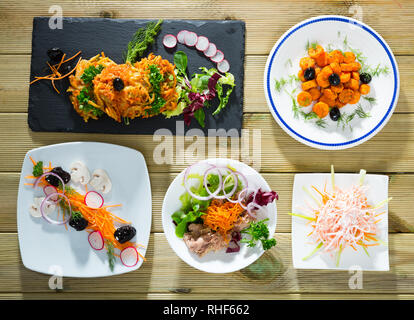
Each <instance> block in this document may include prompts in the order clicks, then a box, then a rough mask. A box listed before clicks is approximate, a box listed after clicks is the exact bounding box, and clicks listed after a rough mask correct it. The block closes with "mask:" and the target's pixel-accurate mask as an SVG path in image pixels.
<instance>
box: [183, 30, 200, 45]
mask: <svg viewBox="0 0 414 320" xmlns="http://www.w3.org/2000/svg"><path fill="white" fill-rule="evenodd" d="M197 40H198V36H197V34H196V33H195V32H191V31H188V32H187V33H186V34H185V37H184V43H185V44H186V45H187V46H189V47H194V46H195V44H196V43H197Z"/></svg>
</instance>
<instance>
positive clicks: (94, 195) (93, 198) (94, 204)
mask: <svg viewBox="0 0 414 320" xmlns="http://www.w3.org/2000/svg"><path fill="white" fill-rule="evenodd" d="M83 201H84V202H85V204H86V205H87V206H88V207H89V208H92V209H99V208H101V207H102V206H103V204H104V198H103V197H102V196H101V195H100V194H99V193H98V192H96V191H89V192H88V193H87V194H85V198H84V200H83Z"/></svg>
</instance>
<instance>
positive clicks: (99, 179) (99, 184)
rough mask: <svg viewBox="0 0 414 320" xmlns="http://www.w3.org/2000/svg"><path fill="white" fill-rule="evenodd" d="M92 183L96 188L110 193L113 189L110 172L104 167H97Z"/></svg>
mask: <svg viewBox="0 0 414 320" xmlns="http://www.w3.org/2000/svg"><path fill="white" fill-rule="evenodd" d="M90 185H91V186H92V187H94V188H95V190H97V191H99V192H102V193H108V192H109V191H111V188H112V182H111V180H110V179H109V176H108V174H107V173H106V171H105V170H103V169H96V170H95V171H94V172H93V173H92V180H91V181H90Z"/></svg>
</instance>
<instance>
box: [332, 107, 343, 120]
mask: <svg viewBox="0 0 414 320" xmlns="http://www.w3.org/2000/svg"><path fill="white" fill-rule="evenodd" d="M329 116H330V117H331V119H332V121H338V120H339V118H340V117H341V111H339V108H338V107H333V108H332V109H331V111H329Z"/></svg>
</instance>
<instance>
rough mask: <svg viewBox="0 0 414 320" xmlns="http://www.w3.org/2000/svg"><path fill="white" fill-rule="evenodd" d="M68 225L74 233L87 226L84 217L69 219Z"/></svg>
mask: <svg viewBox="0 0 414 320" xmlns="http://www.w3.org/2000/svg"><path fill="white" fill-rule="evenodd" d="M69 225H70V226H71V227H72V228H73V229H75V230H76V231H82V230H85V229H86V227H87V226H88V220H86V219H85V218H84V217H71V218H70V219H69Z"/></svg>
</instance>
